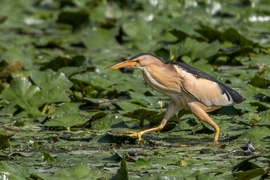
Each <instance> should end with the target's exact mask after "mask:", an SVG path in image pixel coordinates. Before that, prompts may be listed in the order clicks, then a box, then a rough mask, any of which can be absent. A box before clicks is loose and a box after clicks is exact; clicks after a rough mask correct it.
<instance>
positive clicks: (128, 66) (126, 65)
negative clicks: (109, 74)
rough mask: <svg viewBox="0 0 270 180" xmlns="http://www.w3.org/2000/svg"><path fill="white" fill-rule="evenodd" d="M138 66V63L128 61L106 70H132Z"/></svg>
mask: <svg viewBox="0 0 270 180" xmlns="http://www.w3.org/2000/svg"><path fill="white" fill-rule="evenodd" d="M137 64H138V62H137V61H134V60H126V61H123V62H120V63H117V64H115V65H111V66H109V67H107V68H106V69H119V68H132V67H135V66H136V65H137Z"/></svg>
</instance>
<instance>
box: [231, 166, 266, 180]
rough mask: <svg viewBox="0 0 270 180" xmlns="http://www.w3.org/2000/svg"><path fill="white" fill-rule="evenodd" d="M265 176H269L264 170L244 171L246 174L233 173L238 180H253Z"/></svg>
mask: <svg viewBox="0 0 270 180" xmlns="http://www.w3.org/2000/svg"><path fill="white" fill-rule="evenodd" d="M264 174H267V172H266V171H265V170H264V169H263V168H256V169H252V170H249V171H244V172H241V171H240V172H236V173H233V176H234V177H235V178H236V179H237V180H247V179H253V178H255V177H258V176H262V175H264Z"/></svg>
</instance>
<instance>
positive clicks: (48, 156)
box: [42, 151, 55, 164]
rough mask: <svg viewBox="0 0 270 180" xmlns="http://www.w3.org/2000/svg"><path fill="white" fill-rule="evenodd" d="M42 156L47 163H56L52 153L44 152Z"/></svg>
mask: <svg viewBox="0 0 270 180" xmlns="http://www.w3.org/2000/svg"><path fill="white" fill-rule="evenodd" d="M42 154H43V158H42V161H47V162H48V163H49V164H53V163H54V162H55V159H54V157H53V156H52V155H51V154H50V153H48V152H46V151H44V152H43V153H42Z"/></svg>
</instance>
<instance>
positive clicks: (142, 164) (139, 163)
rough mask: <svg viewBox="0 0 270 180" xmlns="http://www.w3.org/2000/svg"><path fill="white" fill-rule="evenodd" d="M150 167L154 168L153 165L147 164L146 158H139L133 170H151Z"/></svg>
mask: <svg viewBox="0 0 270 180" xmlns="http://www.w3.org/2000/svg"><path fill="white" fill-rule="evenodd" d="M149 167H153V165H152V164H151V163H149V162H147V161H146V160H145V159H144V158H139V159H138V160H137V161H136V162H135V163H134V164H133V168H134V169H135V170H140V169H142V168H149Z"/></svg>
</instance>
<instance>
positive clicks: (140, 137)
mask: <svg viewBox="0 0 270 180" xmlns="http://www.w3.org/2000/svg"><path fill="white" fill-rule="evenodd" d="M120 135H122V136H129V137H137V138H138V143H140V142H141V140H142V133H141V132H132V131H128V132H122V133H120Z"/></svg>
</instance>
